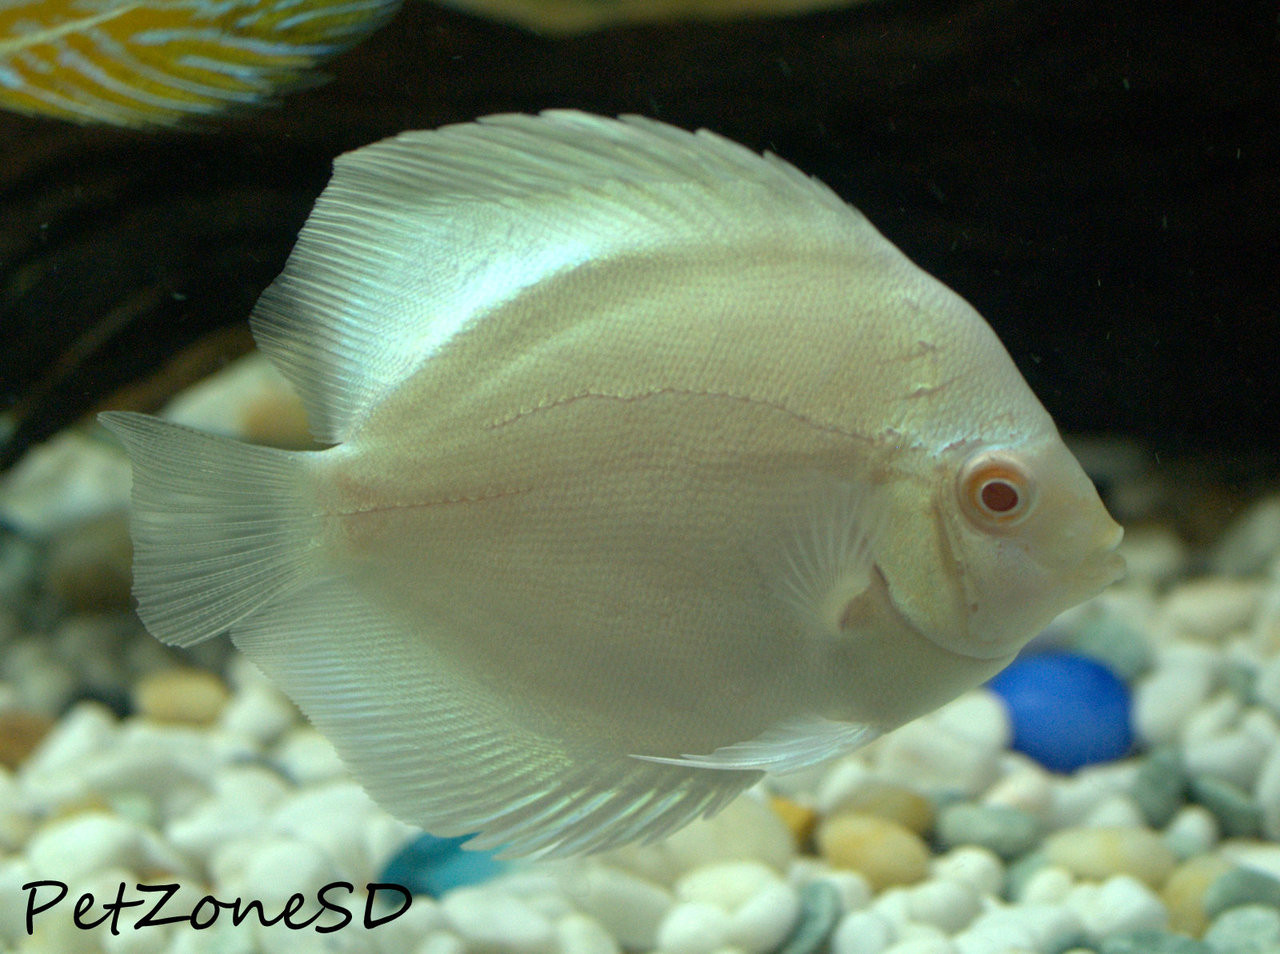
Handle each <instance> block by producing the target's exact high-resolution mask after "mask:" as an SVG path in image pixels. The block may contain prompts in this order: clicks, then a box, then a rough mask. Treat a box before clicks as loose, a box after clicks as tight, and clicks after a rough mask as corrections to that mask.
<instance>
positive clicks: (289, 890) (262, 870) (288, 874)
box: [218, 838, 344, 923]
mask: <svg viewBox="0 0 1280 954" xmlns="http://www.w3.org/2000/svg"><path fill="white" fill-rule="evenodd" d="M254 842H255V844H256V848H255V849H254V851H253V852H252V854H250V855H248V856H246V857H245V859H244V867H243V868H242V869H241V870H240V871H239V872H238V873H233V872H227V873H226V874H227V878H226V880H225V881H224V882H222V883H221V884H219V886H218V887H219V888H225V889H228V893H229V894H230V895H231V896H232V897H245V898H256V899H258V900H260V901H261V902H262V904H263V907H264V908H265V909H266V910H267V911H279V910H281V909H283V907H284V905H285V904H286V903H287V902H288V900H289V898H290V897H291V896H292V895H293V894H295V893H297V892H301V893H302V895H303V897H305V898H307V899H309V900H308V903H307V906H306V907H305V908H303V911H304V912H306V914H305V915H304V916H308V917H309V916H310V915H311V914H312V913H314V912H315V911H316V910H318V908H319V904H318V903H317V902H316V901H315V900H314V899H315V897H316V894H317V893H318V892H319V890H320V889H321V888H322V887H324V886H325V885H326V884H329V883H330V882H333V881H342V880H344V879H343V878H342V877H341V876H340V873H339V872H340V869H339V868H337V867H336V866H335V865H334V863H333V861H332V859H330V858H329V856H328V855H327V854H326V853H325V852H324V851H323V850H321V849H320V848H318V847H317V846H316V845H313V844H309V843H308V842H305V841H299V840H297V839H296V838H265V839H254ZM220 893H221V892H220ZM325 918H326V923H329V918H330V916H329V915H326V916H325Z"/></svg>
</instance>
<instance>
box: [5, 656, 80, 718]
mask: <svg viewBox="0 0 1280 954" xmlns="http://www.w3.org/2000/svg"><path fill="white" fill-rule="evenodd" d="M0 676H3V679H4V680H5V681H6V682H8V683H10V684H11V685H13V686H15V687H16V688H17V690H18V698H19V701H20V704H21V706H22V708H23V709H26V710H27V711H28V712H37V713H39V714H41V715H47V716H51V717H52V716H55V715H57V714H58V713H59V712H60V711H62V709H63V708H65V707H66V704H67V703H68V702H69V701H70V700H71V697H72V696H73V695H75V692H76V689H78V688H79V686H80V680H79V678H78V677H77V676H76V674H75V673H74V672H72V671H71V667H70V666H68V665H67V664H66V663H65V662H63V661H62V660H61V659H59V658H58V657H57V656H56V655H54V650H53V647H52V646H51V645H49V644H48V642H46V641H45V640H44V639H37V638H30V639H16V640H14V641H13V642H11V643H10V644H9V645H8V646H6V647H5V650H4V656H3V658H2V659H0Z"/></svg>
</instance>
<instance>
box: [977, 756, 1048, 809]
mask: <svg viewBox="0 0 1280 954" xmlns="http://www.w3.org/2000/svg"><path fill="white" fill-rule="evenodd" d="M982 801H983V803H984V804H986V805H995V806H999V807H1002V808H1016V809H1018V811H1021V812H1026V813H1027V814H1028V815H1031V816H1032V817H1033V818H1036V819H1038V820H1039V821H1041V822H1043V821H1046V820H1047V819H1048V817H1049V809H1050V807H1051V806H1052V805H1053V782H1052V780H1051V779H1050V778H1049V774H1048V773H1047V772H1046V771H1044V769H1042V768H1039V767H1038V766H1035V765H1022V766H1020V767H1018V768H1016V769H1014V770H1013V771H1012V772H1010V773H1009V774H1008V775H1006V776H1005V777H1004V778H1002V779H1000V781H998V782H996V783H995V784H994V785H992V786H991V788H990V789H988V790H987V793H986V794H985V795H984V796H983V797H982Z"/></svg>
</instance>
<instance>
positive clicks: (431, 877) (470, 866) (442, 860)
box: [378, 834, 505, 898]
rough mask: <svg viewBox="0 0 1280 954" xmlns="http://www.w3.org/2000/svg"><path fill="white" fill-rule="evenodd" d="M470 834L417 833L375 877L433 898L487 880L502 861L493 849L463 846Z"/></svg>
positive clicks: (499, 866)
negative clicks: (465, 848)
mask: <svg viewBox="0 0 1280 954" xmlns="http://www.w3.org/2000/svg"><path fill="white" fill-rule="evenodd" d="M470 837H471V836H470V835H462V836H460V837H458V838H437V837H436V836H435V835H427V834H423V835H420V836H419V837H417V838H415V839H414V840H413V841H411V842H409V843H408V844H407V845H405V846H404V847H403V848H401V849H400V850H399V851H398V852H396V853H395V855H393V856H392V858H391V860H390V861H388V862H387V866H386V867H385V868H383V869H382V874H381V875H380V876H379V879H378V880H380V881H384V882H389V883H391V884H398V885H402V886H403V887H404V888H405V890H407V891H408V892H409V893H410V894H427V895H431V896H432V897H434V898H438V897H440V896H441V895H442V894H444V893H445V892H446V891H449V890H452V889H453V888H461V887H464V886H466V885H471V884H480V883H481V882H484V881H488V880H489V879H490V878H492V877H493V876H494V875H496V874H498V873H499V872H500V871H502V870H503V868H504V867H505V865H504V864H503V863H502V862H501V861H499V860H498V859H497V858H495V857H494V856H493V852H489V851H466V850H464V849H463V847H462V843H463V842H465V841H466V840H467V839H468V838H470Z"/></svg>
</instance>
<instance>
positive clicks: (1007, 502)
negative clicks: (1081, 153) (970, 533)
mask: <svg viewBox="0 0 1280 954" xmlns="http://www.w3.org/2000/svg"><path fill="white" fill-rule="evenodd" d="M982 505H983V506H984V507H986V508H987V509H988V510H990V511H991V512H992V513H1008V512H1009V511H1010V510H1012V509H1013V508H1014V507H1016V506H1018V492H1017V491H1016V490H1014V489H1013V487H1011V486H1009V485H1008V484H1006V483H1005V482H1004V481H1003V480H993V481H991V482H990V483H987V484H983V486H982Z"/></svg>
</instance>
